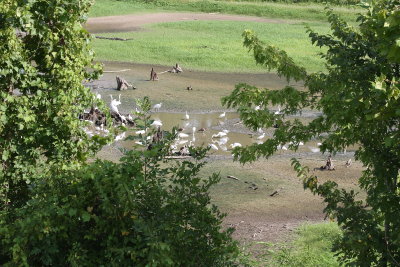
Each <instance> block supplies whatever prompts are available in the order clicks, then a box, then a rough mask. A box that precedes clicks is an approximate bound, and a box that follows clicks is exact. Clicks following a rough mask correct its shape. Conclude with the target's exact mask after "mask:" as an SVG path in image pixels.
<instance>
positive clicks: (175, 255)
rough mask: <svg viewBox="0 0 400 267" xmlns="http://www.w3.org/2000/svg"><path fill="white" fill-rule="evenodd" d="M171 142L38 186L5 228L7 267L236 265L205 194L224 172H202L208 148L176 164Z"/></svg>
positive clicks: (228, 233)
mask: <svg viewBox="0 0 400 267" xmlns="http://www.w3.org/2000/svg"><path fill="white" fill-rule="evenodd" d="M146 137H147V136H143V137H142V140H143V142H145V140H146ZM172 138H173V136H172ZM165 141H166V142H167V143H168V141H167V140H165ZM167 143H159V144H157V145H153V148H152V149H151V150H146V149H145V150H143V149H136V150H132V151H129V152H127V153H126V155H125V156H124V157H123V158H122V159H121V162H120V163H118V164H117V163H112V162H108V161H100V160H98V161H96V162H95V163H93V164H90V165H87V166H85V167H83V168H81V169H80V170H78V171H71V172H63V173H62V174H60V175H59V176H58V177H51V178H50V177H49V178H48V179H45V180H43V181H42V183H40V184H36V185H34V188H33V189H32V190H33V192H34V193H35V194H36V196H35V197H34V198H32V199H31V200H29V201H28V203H27V205H25V206H24V207H22V208H20V209H18V210H17V212H16V213H17V214H16V217H17V218H18V219H16V221H15V222H14V223H13V224H8V225H7V224H5V223H3V224H1V225H0V235H1V236H3V237H5V238H3V240H2V244H1V246H2V248H3V252H6V253H5V254H6V255H8V258H7V260H5V259H3V261H0V263H1V264H2V266H233V265H234V263H233V260H234V259H235V258H236V256H237V246H236V244H235V242H233V241H232V239H231V233H232V229H226V230H223V229H222V228H221V222H222V218H223V214H221V213H220V212H219V211H218V209H217V208H216V207H215V206H214V205H211V204H210V197H209V195H208V193H207V191H208V189H209V188H210V186H211V185H213V184H215V183H217V182H218V181H219V179H220V177H219V176H217V175H213V176H211V177H209V178H205V179H202V178H200V177H198V176H197V174H198V172H199V170H200V168H201V167H202V166H203V165H204V164H205V163H204V161H201V159H202V158H203V157H204V156H205V153H206V152H207V150H206V149H197V150H193V151H192V153H193V154H195V155H196V156H195V157H196V160H195V161H183V162H172V163H171V162H166V161H165V159H164V158H165V155H166V153H167V152H168V150H169V149H168V148H169V146H168V144H167Z"/></svg>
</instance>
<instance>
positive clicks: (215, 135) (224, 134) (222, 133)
mask: <svg viewBox="0 0 400 267" xmlns="http://www.w3.org/2000/svg"><path fill="white" fill-rule="evenodd" d="M224 136H226V133H224V132H219V133H217V134H213V135H212V136H211V138H221V137H224Z"/></svg>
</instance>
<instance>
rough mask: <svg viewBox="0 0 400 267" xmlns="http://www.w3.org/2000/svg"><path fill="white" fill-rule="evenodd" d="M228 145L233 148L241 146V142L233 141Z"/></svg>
mask: <svg viewBox="0 0 400 267" xmlns="http://www.w3.org/2000/svg"><path fill="white" fill-rule="evenodd" d="M230 147H231V148H232V149H234V148H235V147H242V144H240V143H233V144H231V145H230Z"/></svg>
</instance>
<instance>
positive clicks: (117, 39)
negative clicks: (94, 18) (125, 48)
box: [94, 35, 133, 41]
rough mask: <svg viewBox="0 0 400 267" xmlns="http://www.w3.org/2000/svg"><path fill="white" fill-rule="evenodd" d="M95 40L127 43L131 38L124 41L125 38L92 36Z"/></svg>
mask: <svg viewBox="0 0 400 267" xmlns="http://www.w3.org/2000/svg"><path fill="white" fill-rule="evenodd" d="M94 37H95V38H97V39H104V40H111V41H129V40H133V39H132V38H129V39H126V38H119V37H104V36H97V35H95V36H94Z"/></svg>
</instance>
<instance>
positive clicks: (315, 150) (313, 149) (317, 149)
mask: <svg viewBox="0 0 400 267" xmlns="http://www.w3.org/2000/svg"><path fill="white" fill-rule="evenodd" d="M308 148H309V149H310V150H311V152H313V153H318V152H319V151H320V150H319V148H317V147H311V146H309V147H308Z"/></svg>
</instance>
